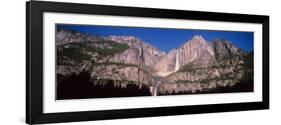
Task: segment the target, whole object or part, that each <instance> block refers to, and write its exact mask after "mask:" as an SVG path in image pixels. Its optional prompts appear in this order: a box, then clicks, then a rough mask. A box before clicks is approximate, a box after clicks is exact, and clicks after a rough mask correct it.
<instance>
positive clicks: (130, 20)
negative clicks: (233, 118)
mask: <svg viewBox="0 0 281 125" xmlns="http://www.w3.org/2000/svg"><path fill="white" fill-rule="evenodd" d="M26 12H27V17H26V20H27V21H26V38H27V40H26V47H27V49H26V50H27V51H26V58H27V59H26V61H27V63H26V80H27V81H26V122H27V123H28V124H39V123H55V122H72V121H87V120H103V119H118V118H136V117H152V116H167V115H183V114H198V113H211V112H229V111H243V110H258V109H269V17H268V16H263V15H246V14H230V13H215V12H199V11H183V10H168V9H152V8H136V7H120V6H104V5H90V4H75V3H59V2H41V1H29V2H27V3H26Z"/></svg>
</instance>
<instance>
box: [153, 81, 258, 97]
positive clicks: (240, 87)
mask: <svg viewBox="0 0 281 125" xmlns="http://www.w3.org/2000/svg"><path fill="white" fill-rule="evenodd" d="M240 92H254V83H253V80H248V81H241V82H240V83H237V84H236V85H234V86H224V87H223V86H219V87H217V88H213V89H203V90H201V91H198V90H197V91H195V92H190V91H188V92H175V91H173V92H158V93H157V95H159V96H166V95H190V94H212V93H214V94H216V93H217V94H218V93H219V94H223V93H240Z"/></svg>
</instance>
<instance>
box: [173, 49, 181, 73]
mask: <svg viewBox="0 0 281 125" xmlns="http://www.w3.org/2000/svg"><path fill="white" fill-rule="evenodd" d="M179 69H180V62H179V50H177V55H176V66H175V69H174V71H175V72H176V71H178V70H179Z"/></svg>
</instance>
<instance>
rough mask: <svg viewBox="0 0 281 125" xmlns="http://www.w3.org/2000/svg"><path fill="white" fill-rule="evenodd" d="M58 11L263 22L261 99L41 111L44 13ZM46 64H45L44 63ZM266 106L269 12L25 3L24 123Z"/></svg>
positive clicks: (232, 109) (267, 105)
mask: <svg viewBox="0 0 281 125" xmlns="http://www.w3.org/2000/svg"><path fill="white" fill-rule="evenodd" d="M44 12H60V13H76V14H98V15H115V16H134V17H152V18H169V19H191V20H204V21H223V22H242V23H257V24H262V45H263V48H262V51H263V52H262V53H263V54H262V55H259V56H262V59H263V62H262V65H263V67H262V70H263V73H262V77H263V80H262V83H263V84H262V101H261V102H242V103H229V104H208V105H192V106H172V107H157V108H149V107H147V108H140V109H120V110H105V111H103V110H101V111H81V112H67V113H43V72H44V71H43V42H42V41H43V13H44ZM46 65H48V64H46ZM259 109H269V16H264V15H247V14H229V13H215V12H199V11H183V10H168V9H152V8H137V7H121V6H104V5H90V4H77V3H62V2H42V1H28V2H27V3H26V123H28V124H40V123H57V122H74V121H88V120H104V119H121V118H137V117H152V116H168V115H184V114H199V113H213V112H230V111H244V110H259Z"/></svg>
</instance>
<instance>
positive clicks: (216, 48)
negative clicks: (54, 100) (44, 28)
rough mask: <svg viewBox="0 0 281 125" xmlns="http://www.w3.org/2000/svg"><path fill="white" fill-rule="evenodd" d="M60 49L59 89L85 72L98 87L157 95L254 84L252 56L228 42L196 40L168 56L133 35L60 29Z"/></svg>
mask: <svg viewBox="0 0 281 125" xmlns="http://www.w3.org/2000/svg"><path fill="white" fill-rule="evenodd" d="M56 46H57V66H56V72H57V77H58V81H57V84H60V81H61V80H64V79H66V78H68V77H70V76H72V75H79V74H80V73H83V72H87V73H88V74H89V77H90V78H89V81H90V82H92V83H93V84H96V85H104V84H107V83H108V81H110V83H112V84H113V85H114V86H117V87H121V88H126V86H128V85H131V84H133V85H136V86H138V87H139V88H142V87H143V86H146V87H147V88H150V89H151V93H156V94H157V95H166V94H181V93H182V94H186V93H205V92H206V93H207V92H220V91H221V90H224V88H227V89H228V88H232V87H236V86H237V85H239V86H240V85H241V86H251V84H253V53H247V52H245V51H244V50H242V49H241V48H239V47H237V46H235V45H233V44H232V43H231V42H230V41H227V40H219V39H216V40H214V41H212V42H207V41H206V40H205V39H204V38H203V37H202V36H198V35H197V36H194V37H193V38H192V39H191V40H188V41H187V42H185V43H184V44H183V45H182V46H180V47H179V48H177V49H174V50H171V51H170V52H168V53H165V52H164V51H161V50H159V49H158V48H156V47H154V46H152V45H150V44H148V43H146V42H144V41H142V40H141V39H139V38H137V37H133V36H93V35H89V34H85V33H79V32H76V31H69V30H63V29H57V32H56ZM236 88H237V87H236ZM242 88H243V87H242ZM246 88H247V87H246ZM249 88H252V87H248V88H247V90H244V89H240V88H238V89H233V90H231V89H230V90H231V91H251V90H250V89H249ZM152 90H153V92H152Z"/></svg>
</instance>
